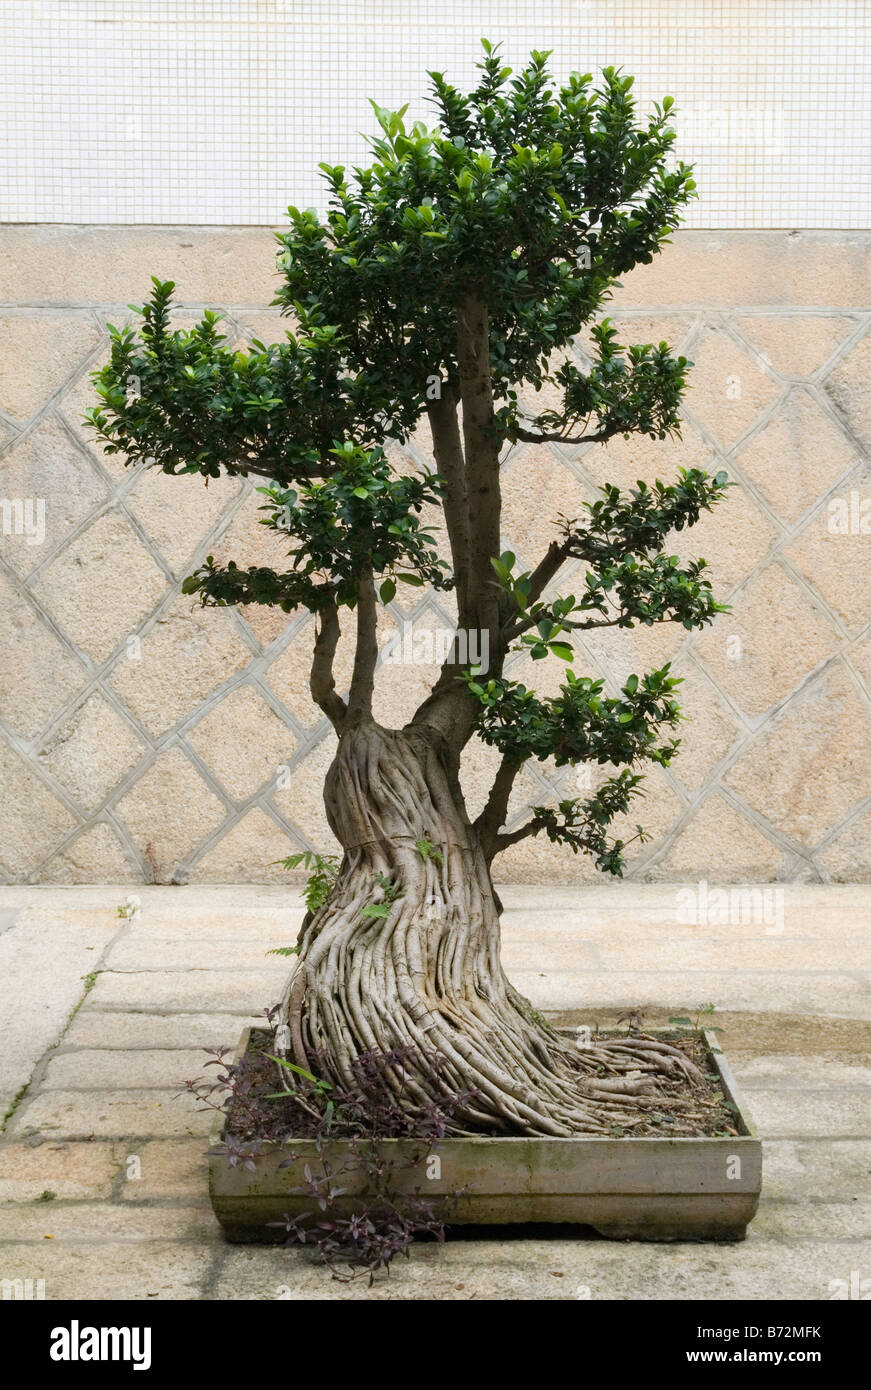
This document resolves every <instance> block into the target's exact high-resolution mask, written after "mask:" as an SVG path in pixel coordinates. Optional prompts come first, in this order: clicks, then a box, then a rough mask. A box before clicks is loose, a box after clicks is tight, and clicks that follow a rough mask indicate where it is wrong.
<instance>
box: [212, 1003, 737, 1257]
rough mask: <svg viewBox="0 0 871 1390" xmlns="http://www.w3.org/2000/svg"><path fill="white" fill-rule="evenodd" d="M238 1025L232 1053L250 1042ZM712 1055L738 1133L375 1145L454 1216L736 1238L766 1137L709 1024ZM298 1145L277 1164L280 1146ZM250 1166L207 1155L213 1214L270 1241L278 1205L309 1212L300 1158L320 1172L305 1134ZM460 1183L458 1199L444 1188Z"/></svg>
mask: <svg viewBox="0 0 871 1390" xmlns="http://www.w3.org/2000/svg"><path fill="white" fill-rule="evenodd" d="M250 1032H251V1030H250V1029H249V1028H246V1029H245V1031H244V1033H243V1034H242V1039H241V1042H240V1044H239V1048H238V1050H237V1053H236V1060H237V1061H238V1060H240V1059H241V1058H242V1057H243V1056H244V1055H245V1053H246V1051H247V1049H248V1042H249V1037H250ZM704 1037H705V1042H706V1044H707V1046H708V1049H709V1052H710V1058H711V1064H712V1066H713V1067H714V1069H715V1070H716V1071H717V1072H718V1074H719V1077H720V1080H721V1083H722V1086H723V1089H724V1091H725V1093H726V1096H727V1098H728V1099H729V1100H731V1102H732V1104H733V1105H734V1107H735V1121H736V1128H737V1129H738V1131H739V1134H738V1136H737V1137H734V1136H729V1137H727V1138H724V1139H713V1138H712V1139H707V1138H701V1139H695V1138H674V1139H666V1138H662V1139H660V1138H638V1139H632V1138H623V1139H611V1138H608V1139H599V1138H587V1137H586V1136H584V1135H578V1136H577V1137H573V1138H570V1139H551V1138H546V1139H539V1138H529V1139H526V1138H501V1137H493V1138H490V1137H483V1136H482V1137H480V1138H474V1139H444V1140H442V1141H441V1143H439V1145H438V1147H437V1149H436V1150H435V1154H436V1156H437V1158H438V1160H439V1162H438V1164H433V1163H432V1162H431V1161H430V1162H427V1160H426V1159H423V1161H421V1162H419V1163H418V1164H417V1165H416V1166H415V1167H414V1168H406V1167H403V1166H401V1165H402V1160H403V1156H404V1155H407V1154H409V1153H411V1152H418V1153H419V1152H420V1151H421V1148H422V1144H421V1141H411V1140H400V1139H388V1140H385V1141H384V1142H383V1145H382V1148H383V1151H384V1153H385V1155H386V1156H387V1157H388V1158H392V1159H395V1161H396V1163H397V1170H396V1179H397V1180H396V1186H397V1188H399V1189H400V1190H405V1191H408V1192H409V1193H412V1192H415V1191H419V1192H420V1194H421V1195H422V1196H424V1197H426V1198H428V1199H435V1201H436V1203H437V1204H438V1200H439V1198H444V1199H445V1206H444V1208H443V1211H444V1215H445V1219H446V1220H447V1221H448V1222H449V1224H450V1225H451V1226H464V1225H471V1226H479V1225H496V1226H501V1225H519V1224H521V1223H536V1222H553V1223H572V1224H575V1225H580V1226H588V1227H592V1228H593V1229H594V1230H595V1231H597V1232H598V1233H599V1235H602V1236H606V1237H611V1238H613V1239H617V1240H743V1238H744V1236H745V1234H746V1231H747V1224H748V1222H749V1221H750V1220H751V1219H752V1217H753V1215H754V1214H755V1212H756V1207H757V1205H758V1203H759V1193H760V1189H761V1185H762V1144H761V1141H760V1139H759V1137H758V1135H757V1133H756V1128H755V1126H754V1124H753V1121H752V1120H751V1118H750V1115H749V1114H748V1111H747V1107H746V1105H745V1104H744V1101H743V1100H742V1098H741V1095H740V1093H739V1091H738V1088H737V1086H736V1084H735V1080H734V1077H733V1076H732V1073H731V1070H730V1069H729V1066H728V1064H727V1062H726V1059H725V1057H724V1056H723V1053H722V1052H721V1051H720V1046H719V1043H718V1042H717V1038H716V1034H714V1033H712V1032H705V1034H704ZM225 1128H226V1118H225V1117H224V1116H223V1115H219V1116H218V1118H217V1121H216V1124H215V1126H214V1128H213V1130H212V1134H211V1142H210V1146H209V1147H210V1148H216V1147H217V1146H218V1145H220V1144H222V1143H223V1142H224V1133H225ZM346 1151H347V1149H346V1145H344V1144H343V1143H342V1142H341V1141H336V1143H335V1144H333V1145H330V1146H328V1147H327V1148H325V1150H324V1152H323V1154H322V1155H321V1157H327V1158H329V1159H330V1161H331V1163H332V1166H333V1170H334V1171H336V1170H337V1169H339V1168H341V1166H342V1163H343V1155H344V1153H346ZM289 1152H292V1153H293V1154H296V1155H298V1157H297V1159H296V1160H295V1161H294V1162H293V1163H292V1164H291V1165H290V1166H289V1167H286V1168H279V1164H280V1163H281V1162H283V1161H284V1160H285V1159H286V1158H287V1157H288V1153H289ZM255 1162H256V1165H257V1169H256V1172H253V1173H252V1172H249V1171H247V1170H246V1169H245V1168H243V1167H242V1166H241V1165H240V1166H237V1167H235V1168H231V1167H230V1166H229V1164H228V1163H227V1160H226V1158H225V1157H224V1156H223V1155H212V1156H211V1157H210V1158H209V1190H210V1193H211V1198H212V1207H213V1208H214V1211H215V1215H216V1216H217V1218H218V1220H219V1221H220V1223H221V1226H222V1227H223V1229H224V1235H225V1236H226V1238H227V1240H229V1241H233V1242H249V1243H251V1242H258V1243H261V1244H263V1243H269V1242H273V1241H276V1240H282V1239H283V1238H284V1236H283V1232H281V1231H280V1230H276V1229H275V1228H271V1229H270V1227H269V1226H268V1224H267V1223H268V1222H270V1221H281V1219H282V1217H283V1216H284V1214H285V1213H289V1214H290V1215H301V1214H302V1213H304V1212H312V1213H313V1214H317V1207H316V1205H315V1204H314V1202H313V1201H312V1198H311V1197H310V1195H309V1194H308V1192H307V1191H306V1189H305V1187H304V1177H303V1169H304V1167H305V1165H306V1164H307V1163H308V1164H310V1165H311V1167H312V1168H313V1169H314V1171H315V1172H319V1171H320V1166H319V1160H318V1155H317V1153H316V1150H315V1146H314V1143H313V1141H312V1140H310V1139H300V1140H295V1141H294V1143H293V1147H292V1150H288V1149H287V1148H282V1147H280V1146H279V1145H270V1146H268V1147H267V1148H266V1149H265V1151H264V1152H263V1153H262V1154H260V1155H258V1156H257V1157H256V1158H255ZM340 1185H341V1186H342V1187H343V1188H345V1189H346V1192H345V1195H344V1196H343V1197H341V1198H339V1199H337V1201H336V1202H335V1203H334V1205H333V1206H332V1208H331V1211H332V1212H333V1213H336V1214H342V1215H346V1214H348V1213H349V1212H350V1211H352V1210H354V1209H355V1207H356V1209H359V1207H360V1205H361V1197H362V1195H363V1174H362V1173H356V1172H351V1173H349V1174H343V1175H342V1177H341V1179H340ZM459 1188H468V1195H467V1196H465V1197H463V1198H461V1199H460V1202H459V1205H458V1206H455V1205H454V1204H453V1202H452V1201H451V1199H450V1194H451V1193H453V1192H455V1191H457V1189H459Z"/></svg>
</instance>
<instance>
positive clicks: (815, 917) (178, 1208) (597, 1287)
mask: <svg viewBox="0 0 871 1390" xmlns="http://www.w3.org/2000/svg"><path fill="white" fill-rule="evenodd" d="M678 887H679V886H678ZM690 887H692V885H690ZM697 887H698V886H697V885H696V888H697ZM131 891H134V890H133V889H131ZM135 891H136V894H137V896H138V897H139V898H140V900H141V904H142V906H141V915H140V916H139V917H138V918H137V919H136V920H135V921H132V922H130V921H127V922H124V921H120V920H119V919H118V918H117V917H116V915H115V914H116V909H117V905H118V902H120V901H121V900H122V899H123V897H124V896H125V894H124V892H123V891H120V890H119V889H118V888H117V887H112V888H94V887H86V888H81V889H78V888H76V889H67V888H63V889H60V888H25V889H17V888H16V889H11V890H7V889H2V888H0V928H2V924H3V921H4V918H3V916H2V914H6V917H7V918H8V917H9V916H10V914H11V917H12V919H13V920H12V923H11V925H7V926H6V930H5V931H3V930H2V929H0V966H2V963H3V961H4V957H3V950H4V943H7V945H6V949H7V950H8V942H9V941H10V939H11V940H12V941H13V942H14V945H15V951H14V952H10V954H9V959H10V960H13V958H14V961H15V962H17V963H18V964H17V968H19V969H21V968H22V964H21V963H23V968H25V969H30V970H31V971H32V970H33V968H34V966H35V967H36V968H37V973H38V978H39V979H40V981H41V982H42V983H43V984H44V982H45V981H46V980H48V982H49V989H51V990H57V989H58V988H59V990H60V993H62V991H63V986H64V981H69V980H71V979H72V978H73V977H74V975H75V972H78V973H77V976H76V984H77V986H78V987H80V990H79V993H78V994H75V991H73V993H74V994H75V997H74V998H73V1000H72V1002H71V1003H69V1004H68V1007H67V1009H66V1012H64V1013H62V1014H60V1016H59V1021H58V1023H57V1026H56V1027H54V1029H53V1030H52V1029H47V1030H46V1029H44V1030H43V1032H42V1033H40V1032H39V1030H38V1028H37V1029H34V1030H32V1031H33V1037H32V1038H28V1039H26V1040H25V1041H26V1043H27V1047H28V1048H29V1051H27V1049H26V1048H25V1049H23V1050H22V1056H23V1057H24V1058H25V1060H26V1061H27V1064H28V1070H27V1076H26V1078H25V1079H26V1080H29V1081H30V1086H29V1089H28V1090H27V1091H26V1093H25V1094H24V1095H23V1097H22V1098H21V1102H20V1104H19V1106H18V1108H17V1109H16V1111H15V1114H14V1115H13V1116H12V1118H11V1119H10V1122H9V1125H8V1129H7V1132H6V1133H5V1134H4V1135H2V1136H0V1203H3V1205H2V1206H0V1279H3V1278H7V1277H9V1278H15V1277H20V1278H45V1279H46V1297H47V1298H49V1299H51V1298H65V1297H88V1298H97V1299H103V1298H116V1297H120V1298H129V1299H143V1300H147V1299H149V1298H155V1299H162V1298H171V1299H177V1298H195V1299H202V1298H206V1299H213V1298H220V1299H243V1300H245V1299H280V1300H285V1299H289V1300H302V1299H306V1300H311V1299H318V1300H320V1299H327V1300H333V1299H339V1300H341V1299H366V1298H369V1299H375V1300H376V1301H382V1300H394V1301H395V1300H405V1299H415V1300H435V1299H439V1300H442V1299H452V1300H462V1299H474V1300H481V1299H495V1300H503V1299H504V1300H508V1299H511V1300H521V1301H538V1300H541V1301H556V1300H563V1301H567V1300H571V1301H588V1300H590V1301H595V1300H596V1299H603V1298H608V1299H612V1298H617V1299H625V1300H632V1299H643V1300H669V1299H687V1298H701V1299H711V1300H714V1299H717V1300H719V1299H725V1300H728V1299H733V1298H748V1299H751V1300H754V1299H758V1300H775V1301H776V1300H778V1299H783V1298H799V1299H806V1300H810V1301H814V1300H820V1299H823V1300H825V1299H831V1298H835V1297H839V1296H841V1292H842V1291H843V1289H844V1288H847V1287H849V1284H850V1280H851V1279H853V1278H854V1276H855V1278H856V1279H858V1280H859V1282H860V1283H861V1281H862V1280H863V1279H871V987H869V980H871V974H869V970H868V969H866V968H864V962H866V960H867V959H868V955H867V950H868V945H869V935H871V933H869V922H871V912H869V907H871V889H869V888H867V887H862V886H856V885H837V886H829V885H814V886H810V887H804V886H797V885H786V886H784V891H783V901H782V904H781V906H782V908H783V922H784V927H785V928H786V929H787V930H785V931H784V932H783V933H782V934H777V935H773V936H767V935H766V934H765V932H764V930H763V927H764V924H760V923H758V922H757V923H753V922H747V921H743V922H742V921H740V920H737V921H736V922H735V924H734V925H729V926H722V925H718V924H708V923H704V924H702V925H701V926H692V925H689V924H687V923H686V922H681V921H680V920H679V914H680V911H681V908H680V903H679V901H678V899H677V896H676V885H674V884H660V885H638V884H630V885H623V884H618V885H595V886H593V887H592V888H588V887H586V886H584V887H583V888H570V889H563V888H559V889H550V888H535V887H529V888H526V887H520V888H516V887H515V888H511V889H508V890H506V891H505V893H504V894H503V896H504V899H505V901H506V904H507V905H508V907H509V910H508V912H507V913H506V917H505V921H504V939H505V959H506V963H507V964H508V967H509V971H510V973H511V976H512V978H513V980H514V981H515V983H516V984H517V985H518V986H519V987H520V988H521V989H522V990H523V991H524V992H525V993H526V994H527V995H528V996H529V997H530V998H531V999H532V1001H533V1003H534V1004H536V1006H537V1007H539V1008H542V1009H544V1010H545V1011H546V1012H547V1014H548V1016H549V1017H550V1018H551V1019H553V1020H554V1021H556V1022H559V1023H561V1024H576V1023H578V1022H599V1023H600V1025H601V1026H602V1027H613V1026H614V1022H615V1016H616V1013H617V1012H619V1011H620V1010H621V1009H622V1008H624V1007H625V1006H626V1005H627V1004H633V1005H634V1004H641V1005H642V1007H643V1008H644V1009H645V1024H646V1026H648V1027H656V1026H662V1025H663V1024H664V1023H665V1022H666V1021H667V1019H668V1017H669V1016H670V1015H671V1014H674V1013H687V1012H692V1011H693V1010H694V1009H695V1008H696V1007H698V1006H699V1005H700V1004H702V1003H707V1002H713V1003H715V1004H716V1013H715V1015H714V1016H713V1017H712V1018H710V1019H706V1022H711V1023H714V1024H715V1025H716V1026H717V1027H719V1028H721V1029H722V1032H721V1034H720V1040H721V1043H722V1045H723V1046H724V1048H725V1050H726V1052H727V1055H728V1057H729V1059H730V1061H732V1063H733V1066H734V1068H735V1071H736V1074H737V1076H738V1080H739V1084H741V1085H742V1087H743V1088H744V1089H745V1090H746V1092H747V1095H748V1099H749V1105H750V1109H751V1112H752V1113H754V1115H755V1116H756V1118H757V1121H758V1122H759V1123H760V1127H761V1129H762V1132H763V1139H764V1165H763V1169H764V1180H763V1181H764V1187H763V1196H762V1201H761V1204H760V1211H759V1215H758V1217H757V1220H756V1221H755V1222H754V1223H753V1225H752V1226H751V1228H750V1235H749V1238H748V1240H747V1241H746V1242H744V1243H741V1244H737V1245H727V1246H713V1245H689V1244H676V1245H645V1244H640V1243H628V1242H614V1243H612V1242H606V1241H602V1240H601V1239H599V1238H596V1237H592V1236H590V1235H589V1233H583V1232H578V1231H571V1232H566V1231H565V1230H563V1231H560V1230H557V1231H555V1232H553V1233H551V1235H550V1236H548V1237H547V1238H544V1237H543V1236H542V1234H541V1232H540V1231H538V1232H532V1233H527V1234H526V1235H524V1236H523V1237H522V1238H518V1237H517V1236H516V1234H515V1235H513V1236H511V1235H509V1234H508V1233H506V1232H500V1233H498V1237H496V1233H493V1232H481V1233H480V1234H479V1235H478V1237H477V1238H475V1239H465V1238H464V1239H458V1238H456V1235H453V1236H452V1238H451V1239H450V1240H449V1242H448V1244H447V1245H446V1246H445V1247H444V1248H438V1247H436V1246H434V1245H421V1246H418V1247H416V1248H415V1249H414V1251H413V1253H412V1258H411V1260H410V1261H408V1262H406V1261H400V1262H399V1263H398V1264H397V1265H396V1266H395V1267H394V1270H393V1272H392V1273H391V1276H390V1278H389V1279H385V1280H379V1281H376V1284H375V1285H374V1287H373V1288H372V1289H371V1290H370V1289H369V1288H368V1286H367V1282H366V1279H365V1278H364V1279H362V1280H360V1281H358V1282H355V1283H353V1284H351V1285H346V1284H341V1283H337V1282H335V1281H333V1280H332V1279H331V1278H330V1276H329V1273H328V1272H325V1271H324V1270H323V1269H322V1268H320V1267H318V1266H317V1265H315V1264H313V1263H312V1259H311V1256H310V1254H309V1253H308V1252H306V1251H299V1250H288V1249H282V1248H275V1247H271V1248H252V1247H231V1246H229V1245H226V1244H225V1243H224V1241H223V1239H222V1238H221V1236H220V1233H219V1230H218V1228H217V1226H216V1224H215V1222H214V1219H213V1217H212V1215H211V1210H210V1206H209V1203H208V1194H207V1185H206V1159H205V1148H206V1147H207V1137H206V1135H207V1130H208V1128H209V1126H210V1123H211V1113H209V1112H204V1111H202V1110H198V1109H197V1107H196V1103H195V1102H194V1101H193V1098H192V1097H191V1096H189V1095H188V1094H187V1093H184V1092H181V1091H179V1089H178V1084H177V1083H178V1082H179V1081H182V1080H184V1079H186V1078H187V1076H188V1075H192V1074H196V1073H197V1072H198V1071H199V1070H201V1066H202V1063H203V1062H204V1061H205V1053H204V1052H203V1051H202V1049H203V1048H205V1047H212V1046H221V1045H223V1046H228V1047H235V1045H236V1043H237V1041H238V1037H239V1034H240V1033H241V1030H242V1028H243V1027H244V1026H245V1025H246V1024H247V1023H250V1022H256V1021H257V1020H258V1019H262V1012H261V1011H262V1009H263V1008H264V1007H266V1006H267V1005H269V1004H270V1003H272V1002H273V1001H274V999H275V998H276V996H277V993H278V991H279V990H280V988H281V984H282V983H283V980H284V977H285V974H286V971H287V968H288V966H287V962H286V961H285V960H283V959H281V958H274V963H273V961H272V960H270V958H268V957H264V956H263V955H261V952H263V951H265V950H266V949H267V948H268V947H269V945H271V944H273V943H275V942H280V943H281V944H284V943H285V942H286V943H287V944H290V943H291V942H292V941H293V940H294V939H295V936H296V932H297V931H298V925H299V921H300V920H301V917H302V907H301V902H300V899H299V894H298V890H294V891H293V892H288V890H287V889H286V888H272V887H247V886H238V887H216V888H203V889H201V888H198V887H197V888H194V889H190V888H185V889H183V888H163V887H161V888H144V889H143V888H137V889H136V890H135ZM56 944H57V955H58V961H57V962H56V967H57V968H55V962H53V961H51V960H49V959H48V958H49V956H50V955H51V954H52V953H54V952H55V945H56ZM88 948H91V949H88ZM85 952H87V959H86V960H85V962H84V964H82V963H81V961H80V956H81V955H82V954H84V953H85ZM95 957H96V963H95V960H94V958H95ZM40 962H42V964H41V963H40ZM98 969H99V973H98V974H97V975H96V981H95V983H94V987H93V989H91V990H90V992H89V993H87V994H85V993H84V988H85V981H84V980H83V979H82V978H81V977H82V976H83V975H85V976H86V975H90V974H91V973H92V972H93V971H96V970H98ZM40 971H41V972H42V973H41V974H39V972H40ZM58 977H60V981H61V983H60V986H59V987H58V986H57V985H56V981H57V979H58ZM2 988H3V986H2V985H0V1001H2V998H3V996H2ZM23 997H25V999H26V1000H27V1001H30V1000H32V1001H33V1007H34V1008H35V1009H38V1007H39V1006H40V1001H41V995H40V993H39V991H38V990H37V991H35V992H33V993H31V994H27V995H25V996H23ZM53 997H54V996H53ZM13 998H15V999H16V1006H17V996H13ZM76 1004H79V1005H80V1007H79V1008H78V1009H77V1011H76V1012H75V1014H74V1016H73V1017H72V1018H70V1013H71V1012H72V1009H73V1008H74V1007H75V1005H76ZM29 1007H30V1004H29V1003H28V1008H29ZM36 1017H37V1018H38V1017H39V1015H38V1013H37V1015H36ZM52 1017H53V1018H54V1017H55V1015H52ZM46 1037H47V1038H48V1040H47V1041H45V1038H46ZM22 1084H23V1083H22ZM46 1191H50V1192H54V1193H56V1194H57V1195H56V1197H55V1198H52V1199H49V1200H45V1201H40V1200H39V1198H40V1196H41V1194H42V1193H44V1192H46ZM48 1237H50V1239H49V1238H48Z"/></svg>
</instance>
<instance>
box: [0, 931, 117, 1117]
mask: <svg viewBox="0 0 871 1390" xmlns="http://www.w3.org/2000/svg"><path fill="white" fill-rule="evenodd" d="M118 928H119V923H118V921H117V919H114V920H113V918H112V917H111V915H110V914H109V913H107V912H101V913H98V914H96V913H95V914H91V915H89V916H88V917H87V918H86V920H82V921H77V922H75V923H72V922H70V921H69V920H68V919H65V918H59V917H57V916H55V915H53V914H52V913H51V912H38V913H37V912H34V910H33V909H30V910H29V911H27V912H21V913H19V914H18V915H17V918H16V921H15V922H14V924H13V925H12V926H11V927H9V928H8V930H7V931H5V932H3V934H2V935H0V1121H2V1119H3V1117H4V1116H5V1114H6V1112H7V1110H8V1109H9V1107H10V1105H11V1104H12V1103H13V1101H14V1100H15V1097H16V1096H17V1095H18V1093H19V1091H20V1090H21V1088H22V1087H23V1086H25V1085H26V1084H27V1082H28V1081H29V1080H30V1078H31V1076H32V1074H33V1070H34V1068H35V1066H36V1064H37V1062H38V1061H39V1059H40V1058H41V1057H42V1055H43V1053H44V1052H45V1051H46V1049H47V1048H49V1047H51V1046H52V1044H53V1043H55V1042H57V1040H58V1038H59V1037H60V1036H61V1034H62V1033H63V1031H64V1028H65V1026H66V1024H67V1022H68V1021H69V1017H70V1014H71V1013H72V1011H73V1009H74V1008H75V1006H76V1005H77V1004H78V1003H79V1002H80V1000H81V999H82V998H83V997H84V994H85V989H86V981H87V976H88V975H89V973H90V972H92V971H94V970H97V969H99V966H100V960H101V956H102V953H103V951H104V950H105V948H106V946H107V945H108V944H109V942H110V941H111V940H112V939H113V937H114V936H116V935H117V932H118Z"/></svg>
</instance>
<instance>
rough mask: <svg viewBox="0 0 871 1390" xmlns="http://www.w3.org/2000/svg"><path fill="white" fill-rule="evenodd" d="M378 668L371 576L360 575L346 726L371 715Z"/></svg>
mask: <svg viewBox="0 0 871 1390" xmlns="http://www.w3.org/2000/svg"><path fill="white" fill-rule="evenodd" d="M377 665H378V637H377V602H376V598H375V582H374V580H373V578H372V572H371V570H370V571H367V573H366V574H364V575H361V576H360V579H359V580H358V582H357V650H356V652H355V654H354V674H353V676H352V677H351V690H350V693H349V695H348V713H347V718H346V722H347V723H349V724H350V723H353V724H359V723H361V722H362V721H363V720H364V719H367V718H368V717H369V715H370V714H371V713H372V695H373V693H374V690H375V668H376V666H377Z"/></svg>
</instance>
